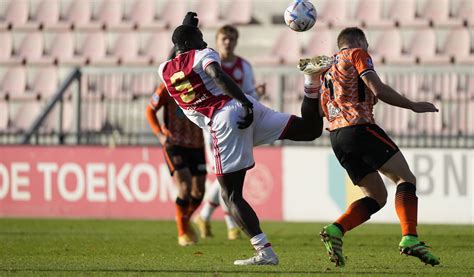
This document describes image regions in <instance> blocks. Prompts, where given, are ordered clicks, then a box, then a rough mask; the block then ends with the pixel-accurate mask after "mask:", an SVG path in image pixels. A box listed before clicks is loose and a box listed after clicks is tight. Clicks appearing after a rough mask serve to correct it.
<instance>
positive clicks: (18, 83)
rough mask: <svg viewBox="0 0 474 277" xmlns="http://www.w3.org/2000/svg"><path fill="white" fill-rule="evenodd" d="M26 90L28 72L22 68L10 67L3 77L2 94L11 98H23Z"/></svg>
mask: <svg viewBox="0 0 474 277" xmlns="http://www.w3.org/2000/svg"><path fill="white" fill-rule="evenodd" d="M25 89H26V70H25V68H24V67H22V66H15V67H10V68H8V70H7V71H6V73H5V74H4V75H3V79H2V83H1V89H0V90H1V92H2V94H4V95H8V96H9V97H10V98H23V96H24V95H25Z"/></svg>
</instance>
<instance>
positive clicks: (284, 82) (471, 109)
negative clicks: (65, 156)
mask: <svg viewBox="0 0 474 277" xmlns="http://www.w3.org/2000/svg"><path fill="white" fill-rule="evenodd" d="M377 72H378V73H379V75H380V76H381V78H382V79H383V80H384V81H385V82H386V83H387V84H389V85H390V86H392V87H394V88H395V89H397V90H398V91H400V92H401V93H403V94H405V95H406V96H407V97H409V98H410V99H412V100H415V101H430V102H434V103H435V105H437V106H438V107H439V108H440V113H436V114H415V113H413V112H411V111H408V110H404V109H401V108H396V107H392V106H389V105H387V104H385V103H381V101H379V103H378V104H377V105H376V106H375V118H376V121H377V123H378V124H379V125H380V126H381V127H382V128H384V129H385V130H386V131H387V133H389V135H390V136H391V137H392V138H393V139H394V140H395V141H396V142H397V143H398V144H399V145H400V146H402V147H452V148H466V147H468V148H472V147H474V87H473V86H474V82H473V81H472V79H474V72H473V69H472V68H471V67H469V66H465V67H462V66H442V67H436V66H430V67H413V66H411V67H410V66H406V67H402V66H397V67H394V66H391V67H380V68H377ZM255 74H256V79H257V82H258V83H260V82H265V83H266V84H267V94H266V96H265V97H264V98H263V99H262V101H263V102H264V104H266V105H268V106H271V107H272V108H274V109H275V110H280V111H284V112H288V113H294V114H300V111H299V110H300V105H301V100H302V97H303V94H302V76H301V75H300V74H299V73H298V72H297V70H296V69H294V68H292V67H291V68H290V67H257V68H255ZM75 81H77V82H75ZM159 82H160V81H159V78H158V75H157V72H156V68H150V67H144V68H142V67H129V68H125V67H118V68H98V67H85V68H82V69H81V70H76V71H74V72H72V73H71V74H70V75H69V76H68V78H66V80H65V81H64V83H63V84H62V86H61V87H60V88H59V89H58V91H57V93H56V94H55V95H54V96H53V97H52V98H51V99H49V101H48V103H47V105H46V106H45V107H44V108H43V111H42V113H41V114H40V115H39V116H38V118H37V119H36V120H35V121H34V123H33V124H32V125H31V127H30V128H29V129H28V131H27V132H26V133H24V134H7V135H8V136H19V137H20V138H21V140H20V142H21V143H35V144H45V143H46V144H100V145H106V144H108V145H146V144H156V143H157V141H156V138H155V137H154V135H153V134H152V132H151V130H150V128H149V126H148V123H147V122H146V119H145V116H144V112H145V108H146V106H147V105H148V102H149V98H150V96H151V94H152V92H153V90H154V89H155V88H156V86H157V85H159ZM73 84H77V89H76V90H73V94H72V97H71V99H68V98H67V96H66V92H67V91H71V89H70V87H71V86H72V85H73ZM55 107H59V110H60V112H58V113H56V114H55V115H56V116H57V122H58V125H57V128H54V129H53V130H52V131H51V130H50V131H49V132H44V130H43V129H42V128H41V126H42V124H43V123H44V122H45V119H46V118H47V117H48V116H49V115H50V114H51V111H52V110H53V109H54V108H55ZM71 110H72V112H71ZM4 135H5V134H4ZM4 135H0V140H1V139H2V137H3V136H4ZM18 141H19V140H18V139H16V140H13V142H14V143H18ZM284 143H285V144H297V145H300V144H301V143H293V142H288V141H286V142H284ZM306 144H311V145H329V139H328V133H327V132H324V134H323V136H322V137H321V138H320V139H318V140H316V141H315V142H311V143H306Z"/></svg>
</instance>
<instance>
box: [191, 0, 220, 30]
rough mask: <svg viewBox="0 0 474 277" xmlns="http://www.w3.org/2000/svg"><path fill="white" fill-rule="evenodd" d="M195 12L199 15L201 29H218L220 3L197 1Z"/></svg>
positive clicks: (211, 0) (204, 0)
mask: <svg viewBox="0 0 474 277" xmlns="http://www.w3.org/2000/svg"><path fill="white" fill-rule="evenodd" d="M194 10H195V11H196V13H197V14H198V15H199V26H200V27H216V26H218V25H219V24H220V23H219V2H218V1H215V0H197V1H195V5H194Z"/></svg>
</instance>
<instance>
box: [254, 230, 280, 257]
mask: <svg viewBox="0 0 474 277" xmlns="http://www.w3.org/2000/svg"><path fill="white" fill-rule="evenodd" d="M250 243H251V244H252V246H253V248H255V250H256V251H257V252H259V253H260V252H261V253H262V254H264V255H265V256H271V255H275V252H273V248H272V244H271V243H270V242H268V240H267V236H266V235H265V233H261V234H258V235H256V236H255V237H253V238H251V239H250Z"/></svg>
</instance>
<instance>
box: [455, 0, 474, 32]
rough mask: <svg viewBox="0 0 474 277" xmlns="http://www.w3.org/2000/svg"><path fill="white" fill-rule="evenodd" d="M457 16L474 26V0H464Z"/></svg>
mask: <svg viewBox="0 0 474 277" xmlns="http://www.w3.org/2000/svg"><path fill="white" fill-rule="evenodd" d="M456 17H457V18H461V19H462V20H464V22H465V23H466V24H467V25H468V26H474V2H473V1H472V0H462V2H461V3H460V4H459V8H458V11H457V13H456Z"/></svg>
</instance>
